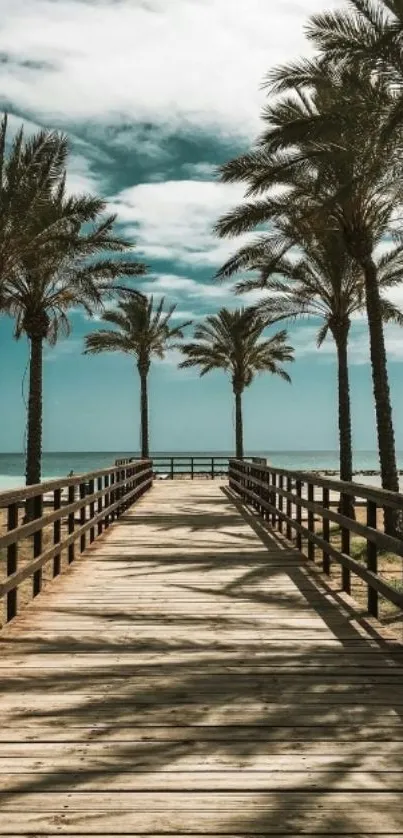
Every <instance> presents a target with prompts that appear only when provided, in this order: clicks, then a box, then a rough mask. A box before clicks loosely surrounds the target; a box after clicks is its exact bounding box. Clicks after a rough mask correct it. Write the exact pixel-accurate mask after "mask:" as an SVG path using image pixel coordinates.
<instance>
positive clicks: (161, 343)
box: [85, 294, 191, 459]
mask: <svg viewBox="0 0 403 838" xmlns="http://www.w3.org/2000/svg"><path fill="white" fill-rule="evenodd" d="M175 310H176V305H171V306H169V308H168V309H167V310H165V299H164V297H162V299H161V300H160V301H159V303H157V304H154V298H153V297H147V296H146V295H145V294H135V295H133V296H131V297H130V298H129V299H126V300H122V301H121V302H120V303H119V306H118V308H117V309H116V310H110V311H106V312H105V314H104V315H103V318H102V319H103V320H104V321H105V322H106V323H110V324H111V325H113V326H116V327H117V328H116V329H113V330H112V329H100V330H98V331H97V332H92V333H91V334H89V335H87V337H86V339H85V354H90V355H98V354H100V353H101V352H123V353H125V354H126V355H132V356H133V357H134V358H135V359H136V365H137V370H138V373H139V377H140V418H141V456H142V457H143V458H145V459H147V458H148V457H149V454H150V446H149V423H148V374H149V372H150V366H151V362H152V359H153V358H164V356H165V354H166V352H167V351H168V350H169V349H171V348H173V347H176V343H177V341H178V340H180V339H181V338H182V337H183V331H184V329H185V328H186V327H187V326H190V324H191V321H190V320H189V321H187V322H184V323H181V324H180V325H179V326H172V325H171V323H170V321H171V319H172V316H173V314H174V312H175Z"/></svg>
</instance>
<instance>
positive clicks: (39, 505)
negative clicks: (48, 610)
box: [32, 495, 43, 598]
mask: <svg viewBox="0 0 403 838" xmlns="http://www.w3.org/2000/svg"><path fill="white" fill-rule="evenodd" d="M33 509H34V518H42V515H43V495H36V496H35V498H34V502H33ZM41 553H42V529H40V530H37V531H36V532H35V533H34V559H36V558H37V557H38V556H40V555H41ZM41 590H42V568H41V567H40V568H39V569H38V570H36V571H35V573H34V575H33V580H32V596H33V597H34V598H35V597H36V596H38V594H40V592H41Z"/></svg>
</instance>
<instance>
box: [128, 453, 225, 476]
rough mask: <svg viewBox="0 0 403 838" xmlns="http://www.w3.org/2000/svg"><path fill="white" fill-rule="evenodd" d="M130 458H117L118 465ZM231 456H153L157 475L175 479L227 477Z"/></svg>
mask: <svg viewBox="0 0 403 838" xmlns="http://www.w3.org/2000/svg"><path fill="white" fill-rule="evenodd" d="M131 462H132V460H131V459H130V458H126V459H123V460H116V465H122V464H125V463H131ZM228 463H229V457H228V456H225V455H222V456H220V455H218V454H217V455H214V456H204V455H200V456H199V455H198V454H191V455H190V454H189V455H187V454H183V455H182V454H181V455H174V456H172V457H171V456H169V455H167V456H164V455H162V456H156V457H153V458H152V466H153V472H154V476H155V477H157V478H158V477H160V478H161V477H163V476H164V477H165V478H168V479H169V480H174V479H175V478H178V477H189V478H190V479H191V480H194V479H195V478H198V477H209V478H211V479H212V480H214V479H215V478H216V477H227V475H228Z"/></svg>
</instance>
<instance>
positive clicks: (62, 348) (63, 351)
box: [44, 337, 84, 363]
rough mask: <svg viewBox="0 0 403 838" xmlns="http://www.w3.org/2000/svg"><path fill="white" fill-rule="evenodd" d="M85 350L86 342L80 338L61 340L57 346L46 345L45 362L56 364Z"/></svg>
mask: <svg viewBox="0 0 403 838" xmlns="http://www.w3.org/2000/svg"><path fill="white" fill-rule="evenodd" d="M83 350H84V342H83V340H81V339H80V338H72V337H69V338H65V339H64V340H60V341H59V342H58V343H57V344H56V346H49V345H48V344H46V346H45V351H44V361H46V362H48V363H49V362H54V361H60V359H61V358H65V357H66V356H69V355H79V354H81V353H82V352H83Z"/></svg>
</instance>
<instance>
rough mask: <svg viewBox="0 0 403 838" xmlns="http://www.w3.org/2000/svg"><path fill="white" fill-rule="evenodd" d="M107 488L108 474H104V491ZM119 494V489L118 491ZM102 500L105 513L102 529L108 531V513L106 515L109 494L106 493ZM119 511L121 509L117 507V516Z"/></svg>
mask: <svg viewBox="0 0 403 838" xmlns="http://www.w3.org/2000/svg"><path fill="white" fill-rule="evenodd" d="M108 488H109V474H105V476H104V489H108ZM119 492H121V489H119ZM104 498H105V504H104V512H105V517H104V527H105V529H106V530H107V529H108V527H109V513H108V509H109V492H106V493H105V495H104ZM119 499H120V498H119ZM120 509H121V507H120V506H119V507H118V515H120Z"/></svg>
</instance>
